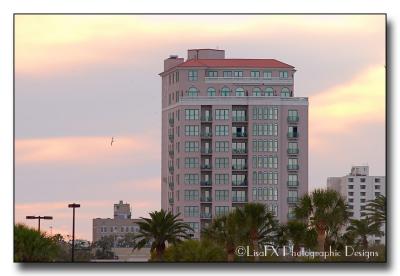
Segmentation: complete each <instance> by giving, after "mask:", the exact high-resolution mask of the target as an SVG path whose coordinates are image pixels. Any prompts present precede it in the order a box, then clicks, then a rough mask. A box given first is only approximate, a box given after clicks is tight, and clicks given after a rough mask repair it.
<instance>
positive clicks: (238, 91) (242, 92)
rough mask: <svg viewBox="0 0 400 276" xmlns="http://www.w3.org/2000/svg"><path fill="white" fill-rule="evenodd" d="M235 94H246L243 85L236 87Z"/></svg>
mask: <svg viewBox="0 0 400 276" xmlns="http://www.w3.org/2000/svg"><path fill="white" fill-rule="evenodd" d="M235 95H236V96H240V97H242V96H244V89H243V88H242V87H238V88H236V91H235Z"/></svg>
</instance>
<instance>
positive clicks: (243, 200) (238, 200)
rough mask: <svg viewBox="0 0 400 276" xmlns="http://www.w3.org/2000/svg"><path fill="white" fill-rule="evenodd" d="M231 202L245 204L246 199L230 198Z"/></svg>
mask: <svg viewBox="0 0 400 276" xmlns="http://www.w3.org/2000/svg"><path fill="white" fill-rule="evenodd" d="M232 202H234V203H246V202H247V197H244V196H233V197H232Z"/></svg>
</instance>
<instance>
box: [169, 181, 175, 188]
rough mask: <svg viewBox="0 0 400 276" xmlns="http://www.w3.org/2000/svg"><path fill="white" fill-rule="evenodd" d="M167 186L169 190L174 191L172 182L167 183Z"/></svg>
mask: <svg viewBox="0 0 400 276" xmlns="http://www.w3.org/2000/svg"><path fill="white" fill-rule="evenodd" d="M168 185H169V188H170V189H171V190H173V189H174V182H172V181H170V182H168Z"/></svg>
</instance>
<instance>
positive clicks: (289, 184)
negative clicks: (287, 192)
mask: <svg viewBox="0 0 400 276" xmlns="http://www.w3.org/2000/svg"><path fill="white" fill-rule="evenodd" d="M287 185H288V187H298V186H299V181H293V180H292V181H291V180H289V181H288V182H287Z"/></svg>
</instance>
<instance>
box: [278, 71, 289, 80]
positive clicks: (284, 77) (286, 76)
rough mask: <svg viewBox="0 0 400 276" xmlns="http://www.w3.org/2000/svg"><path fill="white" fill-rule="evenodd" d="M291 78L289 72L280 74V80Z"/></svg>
mask: <svg viewBox="0 0 400 276" xmlns="http://www.w3.org/2000/svg"><path fill="white" fill-rule="evenodd" d="M288 77H289V74H288V72H287V71H280V72H279V78H280V79H287V78H288Z"/></svg>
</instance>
